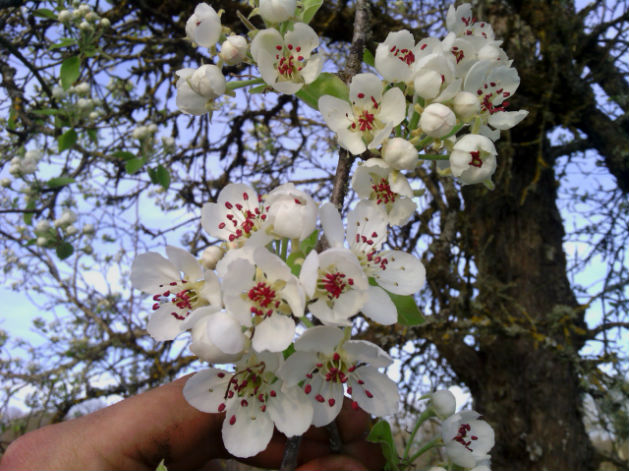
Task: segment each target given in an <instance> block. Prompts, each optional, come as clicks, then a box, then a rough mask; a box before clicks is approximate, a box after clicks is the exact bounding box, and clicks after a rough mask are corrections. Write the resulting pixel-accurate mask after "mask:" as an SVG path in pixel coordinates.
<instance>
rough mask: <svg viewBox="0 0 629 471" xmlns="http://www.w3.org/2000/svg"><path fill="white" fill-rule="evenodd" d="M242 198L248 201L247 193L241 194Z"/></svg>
mask: <svg viewBox="0 0 629 471" xmlns="http://www.w3.org/2000/svg"><path fill="white" fill-rule="evenodd" d="M242 199H243V200H245V201H249V195H248V194H247V193H243V194H242Z"/></svg>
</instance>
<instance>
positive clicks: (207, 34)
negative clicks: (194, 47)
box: [186, 3, 221, 47]
mask: <svg viewBox="0 0 629 471" xmlns="http://www.w3.org/2000/svg"><path fill="white" fill-rule="evenodd" d="M220 35H221V19H220V18H219V16H218V14H217V13H216V10H214V8H212V7H211V6H209V5H208V4H207V3H199V4H198V5H197V6H196V7H195V9H194V13H193V14H192V16H191V17H190V18H188V21H187V22H186V36H187V37H188V39H189V40H191V41H192V42H194V43H196V44H198V45H199V46H201V47H212V46H214V45H215V44H216V42H217V41H218V38H219V37H220Z"/></svg>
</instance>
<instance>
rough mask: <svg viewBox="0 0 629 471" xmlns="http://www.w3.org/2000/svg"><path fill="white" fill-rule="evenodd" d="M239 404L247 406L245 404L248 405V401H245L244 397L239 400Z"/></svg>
mask: <svg viewBox="0 0 629 471" xmlns="http://www.w3.org/2000/svg"><path fill="white" fill-rule="evenodd" d="M240 405H241V406H242V407H247V406H248V405H249V403H248V402H247V400H246V399H243V400H242V401H240Z"/></svg>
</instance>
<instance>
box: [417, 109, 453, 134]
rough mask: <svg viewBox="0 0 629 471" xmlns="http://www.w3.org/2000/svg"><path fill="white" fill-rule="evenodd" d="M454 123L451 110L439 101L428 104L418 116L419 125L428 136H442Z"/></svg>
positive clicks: (448, 132) (450, 129)
mask: <svg viewBox="0 0 629 471" xmlns="http://www.w3.org/2000/svg"><path fill="white" fill-rule="evenodd" d="M455 125H456V116H455V115H454V113H453V112H452V110H451V109H450V108H449V107H447V106H445V105H442V104H441V103H432V104H430V105H428V106H427V107H426V108H425V109H424V111H423V112H422V114H421V117H420V118H419V127H420V128H421V130H422V131H423V132H424V133H425V134H427V135H428V136H430V137H434V138H442V137H445V136H447V135H448V134H450V132H451V131H452V129H454V126H455Z"/></svg>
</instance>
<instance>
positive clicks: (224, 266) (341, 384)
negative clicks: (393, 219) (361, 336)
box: [131, 183, 425, 457]
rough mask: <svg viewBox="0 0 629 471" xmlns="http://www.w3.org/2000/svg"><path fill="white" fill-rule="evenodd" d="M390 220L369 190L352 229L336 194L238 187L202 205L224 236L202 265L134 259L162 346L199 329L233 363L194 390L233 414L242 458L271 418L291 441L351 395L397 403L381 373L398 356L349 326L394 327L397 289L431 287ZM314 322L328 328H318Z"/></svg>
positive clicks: (233, 435)
mask: <svg viewBox="0 0 629 471" xmlns="http://www.w3.org/2000/svg"><path fill="white" fill-rule="evenodd" d="M317 220H318V221H319V222H320V225H321V227H322V228H323V234H324V235H325V237H326V239H327V241H328V243H329V248H327V249H326V250H323V251H322V252H320V253H318V252H317V251H316V250H314V249H313V247H314V245H315V243H316V238H317V235H318V231H317ZM388 220H389V218H388V216H387V214H386V211H385V209H384V208H382V207H380V206H379V205H378V204H377V203H375V202H373V201H370V200H367V199H365V200H361V201H360V202H359V203H358V205H357V206H356V207H355V208H354V209H352V210H351V211H350V212H349V214H348V216H347V229H344V227H343V222H342V219H341V216H340V215H339V213H338V211H337V209H336V208H335V207H334V206H333V205H332V204H331V203H325V204H323V205H322V206H321V207H320V208H319V206H318V205H317V204H316V203H315V202H314V201H313V199H312V198H311V197H310V196H309V195H308V194H306V193H305V192H303V191H301V190H299V189H297V188H296V187H295V186H294V185H293V184H290V183H288V184H284V185H281V186H279V187H277V188H275V189H274V190H273V191H271V192H270V193H268V194H266V195H263V196H260V195H258V194H257V192H256V191H255V190H254V189H253V188H251V187H249V186H248V185H244V184H240V183H232V184H229V185H227V186H226V187H225V188H224V189H223V190H222V191H221V192H220V194H219V196H218V198H217V200H216V202H213V203H206V204H205V205H204V206H203V208H202V215H201V223H202V226H203V229H204V230H205V232H206V233H207V234H209V235H210V236H212V237H213V238H215V239H217V242H218V243H217V245H214V246H211V247H209V248H208V250H206V251H205V252H204V254H203V256H202V257H201V260H200V261H199V260H197V259H196V258H195V257H193V256H192V255H191V254H189V253H188V252H186V251H185V250H182V249H179V248H176V247H171V246H169V247H167V248H166V255H167V257H163V256H162V255H160V254H158V253H155V252H148V253H144V254H141V255H139V256H138V257H136V259H135V261H134V263H133V266H132V271H131V281H132V284H133V286H134V287H135V288H137V289H139V290H141V291H144V292H145V293H148V294H150V295H151V297H152V301H153V307H152V311H153V312H152V314H151V316H150V318H149V321H148V332H149V333H150V335H151V336H152V337H153V338H155V339H156V340H160V341H165V340H172V339H174V338H175V337H176V336H177V335H179V334H180V333H182V332H185V331H190V333H191V340H192V341H191V345H190V349H191V351H192V352H193V353H194V354H196V355H198V356H199V358H201V359H202V360H204V361H207V362H209V363H213V364H226V363H233V364H234V367H233V368H232V369H231V370H221V369H217V368H211V369H209V370H205V371H202V372H200V373H197V374H196V375H195V376H193V377H192V379H191V380H190V381H189V382H188V383H187V385H186V387H185V389H184V394H185V396H186V398H187V399H188V401H189V402H190V403H191V404H192V405H193V406H195V407H197V408H199V409H200V410H203V411H207V412H215V413H218V412H225V413H226V417H227V418H226V420H225V422H224V425H223V439H224V442H225V446H226V447H227V449H228V450H229V451H230V452H231V453H232V454H234V455H236V456H241V457H246V456H251V455H253V454H256V453H258V452H260V451H262V450H263V449H264V448H265V447H266V446H267V444H268V441H269V440H270V437H271V433H272V430H273V426H274V425H275V427H277V428H278V430H280V431H282V432H283V433H285V434H286V435H288V436H292V435H299V434H302V433H304V432H305V431H306V429H307V428H308V427H310V425H315V426H321V425H325V424H327V423H329V422H331V421H332V420H334V418H335V417H336V415H337V414H338V413H339V411H340V408H341V405H342V403H343V397H344V395H345V394H346V393H347V394H348V395H349V396H351V398H352V401H353V402H352V404H353V405H354V407H361V408H362V409H364V410H366V411H368V412H370V413H372V414H374V415H379V416H382V415H389V414H393V413H395V412H396V410H397V402H398V393H397V387H396V386H395V383H394V382H393V381H391V379H389V378H388V377H387V376H386V375H384V374H382V373H380V372H379V371H378V368H382V367H386V366H388V365H389V364H391V362H392V360H391V358H390V357H389V355H388V354H387V353H386V352H384V351H383V350H382V349H380V348H379V347H378V346H376V345H374V344H372V343H369V342H366V341H360V340H351V339H350V333H351V329H350V328H349V326H351V321H352V318H353V317H354V316H357V315H360V314H361V313H362V315H364V316H366V317H367V318H368V319H370V320H372V321H374V322H377V323H380V324H384V325H389V324H393V323H395V322H397V319H398V312H397V307H396V305H395V303H394V302H393V301H392V300H391V297H390V295H389V293H394V294H396V295H401V296H410V295H413V294H415V293H416V292H417V291H418V290H419V289H421V287H422V286H423V284H424V280H425V270H424V267H423V265H422V263H421V262H420V261H419V260H418V259H417V258H416V257H415V256H413V255H410V254H408V253H405V252H401V251H398V250H388V249H386V248H384V244H385V242H386V241H387V231H388V222H387V221H388ZM289 245H290V254H289V253H288V246H289ZM272 247H275V248H276V250H272V249H271V248H272ZM314 319H317V320H318V322H319V323H320V324H322V325H319V326H317V327H313V321H314ZM343 327H347V328H345V329H344V328H343ZM292 349H294V353H293V354H292V355H290V356H288V357H287V358H286V359H285V357H284V355H282V353H283V352H284V353H287V352H290V351H291V350H292ZM243 437H247V440H244V439H243Z"/></svg>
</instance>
